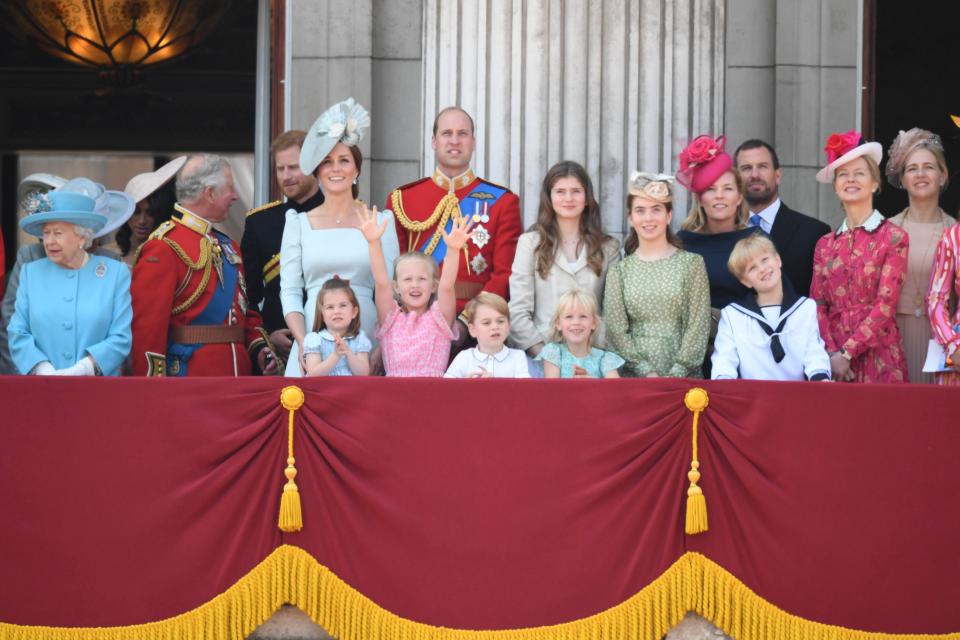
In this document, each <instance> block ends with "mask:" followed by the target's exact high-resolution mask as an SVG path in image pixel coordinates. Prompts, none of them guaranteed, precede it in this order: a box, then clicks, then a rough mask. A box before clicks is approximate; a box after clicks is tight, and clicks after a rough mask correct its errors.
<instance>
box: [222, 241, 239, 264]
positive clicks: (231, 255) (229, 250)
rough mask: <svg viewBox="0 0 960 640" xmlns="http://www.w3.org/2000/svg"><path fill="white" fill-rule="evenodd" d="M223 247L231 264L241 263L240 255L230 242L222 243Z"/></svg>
mask: <svg viewBox="0 0 960 640" xmlns="http://www.w3.org/2000/svg"><path fill="white" fill-rule="evenodd" d="M220 246H221V247H222V248H223V252H224V253H225V254H226V256H227V262H229V263H230V264H240V256H238V255H237V252H236V251H234V250H233V247H232V246H230V245H228V244H223V245H220Z"/></svg>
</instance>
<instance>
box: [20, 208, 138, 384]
mask: <svg viewBox="0 0 960 640" xmlns="http://www.w3.org/2000/svg"><path fill="white" fill-rule="evenodd" d="M94 205H95V201H94V200H93V198H89V197H87V196H85V195H82V194H79V193H65V192H55V191H54V192H50V193H48V194H45V195H41V196H37V197H35V199H34V201H33V202H31V203H29V204H28V207H27V210H28V212H29V214H28V215H26V216H24V217H23V218H22V219H21V220H20V228H22V229H23V230H24V231H25V232H26V233H29V234H31V235H34V236H37V237H39V238H41V239H42V241H43V248H44V251H45V252H46V255H47V257H45V258H43V259H41V260H36V261H34V262H30V263H28V264H25V265H23V269H22V270H21V272H20V287H19V288H18V289H17V300H16V305H15V308H14V313H13V317H12V318H11V319H10V325H9V327H8V338H9V343H10V355H11V358H12V359H13V362H14V364H15V365H16V367H17V369H18V370H19V371H20V373H23V374H36V375H88V376H90V375H108V376H115V375H118V374H119V373H120V369H121V367H122V365H123V362H124V360H125V359H126V357H127V355H128V354H129V353H130V341H131V337H130V321H131V319H132V316H133V314H132V311H131V306H130V270H129V269H128V268H127V267H126V266H125V265H124V264H123V263H122V262H119V261H117V260H112V259H110V258H107V257H104V256H91V255H90V254H89V253H88V252H87V251H86V249H87V247H89V246H90V241H91V239H92V238H93V235H94V233H96V232H97V231H98V230H99V229H101V228H102V227H103V226H104V224H105V223H106V221H107V219H106V217H105V216H103V215H100V214H98V213H94Z"/></svg>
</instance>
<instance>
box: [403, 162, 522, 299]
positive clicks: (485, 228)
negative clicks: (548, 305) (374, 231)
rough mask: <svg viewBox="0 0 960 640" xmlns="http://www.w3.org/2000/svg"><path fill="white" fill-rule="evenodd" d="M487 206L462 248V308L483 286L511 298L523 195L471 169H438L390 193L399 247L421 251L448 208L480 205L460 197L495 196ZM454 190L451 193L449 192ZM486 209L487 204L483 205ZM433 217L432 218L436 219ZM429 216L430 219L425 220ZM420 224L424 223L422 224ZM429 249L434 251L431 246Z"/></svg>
mask: <svg viewBox="0 0 960 640" xmlns="http://www.w3.org/2000/svg"><path fill="white" fill-rule="evenodd" d="M500 192H503V193H502V195H499V197H497V198H496V200H495V202H494V203H493V204H492V205H490V206H489V208H488V209H487V213H486V215H487V218H488V219H487V220H484V221H482V222H480V223H479V224H478V225H477V227H476V228H475V229H474V237H473V239H472V240H470V241H469V242H468V243H467V246H466V248H465V251H461V258H460V269H459V271H458V272H457V311H462V310H463V307H464V305H465V304H466V303H467V302H468V301H469V300H470V299H472V298H474V297H475V296H476V295H477V294H478V293H480V292H481V291H489V292H491V293H496V294H498V295H500V296H503V297H504V298H506V299H509V298H510V271H511V269H512V267H513V254H514V253H515V252H516V250H517V238H518V237H519V236H520V230H521V228H520V200H519V199H518V198H517V196H516V195H515V194H514V193H512V192H511V191H509V190H507V189H505V188H504V187H499V186H497V185H495V184H493V183H491V182H487V181H486V180H483V179H482V178H477V177H476V176H475V175H474V174H473V172H472V171H470V170H468V171H467V172H466V173H464V174H462V175H460V176H457V177H456V178H452V179H451V178H448V177H447V176H445V175H443V174H442V173H441V172H440V170H439V169H438V170H436V171H434V173H433V176H432V177H430V178H422V179H420V180H417V181H416V182H411V183H410V184H407V185H404V186H402V187H400V188H399V189H396V190H395V191H393V193H391V194H390V197H389V198H388V199H387V207H386V208H387V209H390V210H391V211H393V214H394V217H395V218H396V221H397V238H398V239H399V241H400V251H401V252H406V251H420V250H423V249H424V248H425V247H424V245H428V243H429V242H430V241H431V239H432V238H433V237H434V234H436V233H437V227H438V224H439V223H440V222H441V220H444V219H445V215H444V209H445V208H446V207H447V206H449V207H450V212H451V214H453V212H454V211H456V212H460V213H462V214H463V215H465V216H472V215H473V214H474V212H475V208H474V207H472V206H471V204H470V203H469V202H467V203H466V204H464V205H463V209H464V210H463V211H462V212H461V211H460V206H459V205H460V203H461V202H463V201H464V200H466V199H467V198H468V196H470V194H474V197H473V203H474V204H475V203H476V202H478V201H479V202H484V201H492V200H494V199H495V195H496V194H499V193H500ZM451 193H452V197H450V198H447V196H448V194H451ZM481 211H482V208H481ZM431 218H433V220H431ZM427 222H429V223H430V224H429V225H426V226H425V225H424V223H427ZM418 225H420V226H421V227H423V228H418ZM425 252H426V253H432V249H431V248H429V247H427V250H426V251H425Z"/></svg>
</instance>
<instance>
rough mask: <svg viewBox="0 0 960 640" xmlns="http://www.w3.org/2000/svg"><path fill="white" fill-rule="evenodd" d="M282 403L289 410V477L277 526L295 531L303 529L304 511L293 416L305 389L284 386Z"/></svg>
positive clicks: (282, 496) (285, 530)
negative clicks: (297, 481)
mask: <svg viewBox="0 0 960 640" xmlns="http://www.w3.org/2000/svg"><path fill="white" fill-rule="evenodd" d="M280 404H281V405H283V408H284V409H286V410H287V411H289V415H288V422H287V468H286V469H284V471H283V475H285V476H286V477H287V484H285V485H284V486H283V494H282V495H281V496H280V518H279V520H278V521H277V526H279V527H280V531H283V532H284V533H295V532H297V531H300V530H301V529H303V513H302V511H301V509H300V491H299V489H297V483H296V482H294V481H293V480H294V478H296V477H297V468H296V467H295V466H294V463H296V459H295V458H294V457H293V416H294V414H295V413H296V411H297V409H299V408H300V407H302V406H303V390H302V389H300V387H295V386H290V387H284V388H283V390H282V391H281V392H280Z"/></svg>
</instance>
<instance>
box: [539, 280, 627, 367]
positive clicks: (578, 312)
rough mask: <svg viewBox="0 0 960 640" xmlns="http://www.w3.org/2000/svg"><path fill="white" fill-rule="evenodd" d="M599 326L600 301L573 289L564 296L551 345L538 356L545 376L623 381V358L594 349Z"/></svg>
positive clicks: (555, 318)
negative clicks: (621, 376) (617, 379)
mask: <svg viewBox="0 0 960 640" xmlns="http://www.w3.org/2000/svg"><path fill="white" fill-rule="evenodd" d="M599 326H600V317H599V316H598V315H597V299H596V298H594V297H593V295H592V294H591V293H588V292H586V291H583V290H582V289H571V290H570V291H567V292H566V293H564V294H563V295H562V296H560V298H559V299H558V300H557V310H556V312H555V313H554V316H553V330H552V333H551V336H550V342H548V343H547V344H545V345H544V347H543V349H542V350H541V351H540V354H539V355H537V360H540V361H542V362H543V377H544V378H619V377H620V374H619V372H618V371H617V369H619V368H620V367H622V366H623V364H624V360H623V358H621V357H620V356H618V355H617V354H615V353H613V352H612V351H604V350H603V349H599V348H597V347H595V346H593V341H594V338H595V337H596V334H597V329H598V328H599Z"/></svg>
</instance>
